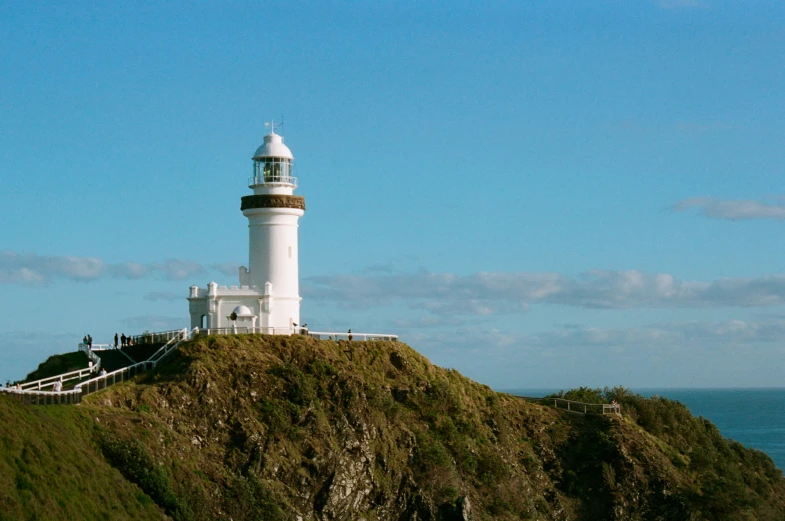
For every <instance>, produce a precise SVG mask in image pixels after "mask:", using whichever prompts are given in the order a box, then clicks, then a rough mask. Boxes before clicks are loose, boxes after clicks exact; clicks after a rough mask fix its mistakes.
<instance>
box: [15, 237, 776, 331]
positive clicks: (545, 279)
mask: <svg viewBox="0 0 785 521" xmlns="http://www.w3.org/2000/svg"><path fill="white" fill-rule="evenodd" d="M233 266H234V265H231V264H226V265H223V264H211V265H206V266H203V265H201V264H199V263H197V262H195V261H189V260H183V259H168V260H166V261H164V262H161V263H147V264H142V263H137V262H124V263H118V264H109V263H106V262H104V261H103V260H101V259H98V258H94V257H72V256H59V257H58V256H41V255H36V254H17V253H14V252H9V251H4V252H0V284H22V285H30V286H42V285H46V284H50V283H52V282H53V281H56V280H70V281H83V282H89V281H94V280H98V279H101V278H113V279H128V280H138V279H143V278H158V279H163V280H175V281H177V280H183V279H187V278H190V277H194V276H198V275H202V274H204V273H206V272H208V271H218V272H231V271H234V269H235V268H234V267H233ZM301 292H302V295H303V296H304V297H306V298H308V299H313V300H314V301H320V302H323V303H328V304H336V305H338V306H340V307H342V308H345V309H359V308H368V307H382V306H388V305H392V304H403V305H405V306H407V307H409V308H411V309H416V310H421V311H426V312H428V316H436V317H441V319H440V320H442V319H443V318H444V317H465V316H479V317H482V316H489V315H509V314H523V313H526V312H528V311H529V309H530V308H531V306H532V305H538V304H554V305H561V306H568V307H575V308H584V309H662V308H693V309H705V308H728V307H743V308H752V307H769V306H778V305H783V304H785V274H778V275H769V276H763V277H755V278H723V279H717V280H713V281H708V282H705V281H690V280H679V279H677V278H676V277H674V276H673V275H670V274H667V273H648V272H643V271H639V270H599V269H597V270H590V271H587V272H585V273H582V274H580V275H577V276H568V275H564V274H560V273H555V272H540V273H534V272H479V273H474V274H471V275H455V274H452V273H434V272H429V271H419V272H398V273H394V272H392V271H378V270H377V271H370V272H363V273H360V274H348V275H347V274H334V275H320V276H312V277H307V278H304V279H303V280H302V281H301ZM145 298H146V299H147V300H171V299H173V298H175V296H174V295H173V294H171V293H166V292H154V293H149V294H148V295H146V297H145ZM421 326H427V324H421Z"/></svg>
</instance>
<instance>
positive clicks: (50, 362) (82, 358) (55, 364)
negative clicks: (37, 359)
mask: <svg viewBox="0 0 785 521" xmlns="http://www.w3.org/2000/svg"><path fill="white" fill-rule="evenodd" d="M88 363H89V360H88V358H87V355H86V354H84V353H83V352H81V351H75V352H73V353H65V354H62V355H52V356H50V357H49V358H47V359H46V360H45V361H43V362H41V363H40V364H38V368H37V369H36V370H35V371H33V372H32V373H30V374H28V375H27V376H26V377H25V379H24V380H22V381H23V382H34V381H36V380H42V379H44V378H49V377H50V376H57V375H59V374H63V373H68V372H71V371H78V370H79V369H84V368H85V367H87V364H88Z"/></svg>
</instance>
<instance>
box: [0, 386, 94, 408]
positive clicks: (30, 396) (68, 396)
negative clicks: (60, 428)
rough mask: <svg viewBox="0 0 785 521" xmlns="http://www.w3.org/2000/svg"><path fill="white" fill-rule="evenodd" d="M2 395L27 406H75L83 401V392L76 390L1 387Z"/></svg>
mask: <svg viewBox="0 0 785 521" xmlns="http://www.w3.org/2000/svg"><path fill="white" fill-rule="evenodd" d="M0 393H4V394H6V395H9V396H12V397H14V398H16V399H17V400H19V401H21V402H22V403H26V404H27V405H74V404H77V403H79V402H81V401H82V390H81V389H76V388H74V389H70V390H68V391H59V392H54V391H31V390H30V389H18V388H16V387H0Z"/></svg>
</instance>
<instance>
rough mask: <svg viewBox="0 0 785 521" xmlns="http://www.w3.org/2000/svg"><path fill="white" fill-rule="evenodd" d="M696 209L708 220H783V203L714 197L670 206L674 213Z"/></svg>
mask: <svg viewBox="0 0 785 521" xmlns="http://www.w3.org/2000/svg"><path fill="white" fill-rule="evenodd" d="M692 208H696V209H697V210H698V214H699V215H702V216H703V217H708V218H710V219H724V220H729V221H742V220H753V219H771V220H778V221H779V220H783V219H785V203H782V202H778V203H764V202H761V201H755V200H750V199H747V200H727V199H717V198H714V197H691V198H689V199H682V200H681V201H679V202H678V203H676V204H674V205H672V206H671V209H672V210H673V211H675V212H682V211H685V210H689V209H692Z"/></svg>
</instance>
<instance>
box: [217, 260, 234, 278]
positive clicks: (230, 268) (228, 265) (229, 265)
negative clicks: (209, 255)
mask: <svg viewBox="0 0 785 521" xmlns="http://www.w3.org/2000/svg"><path fill="white" fill-rule="evenodd" d="M210 268H212V269H213V270H215V271H217V272H219V273H223V274H224V275H226V276H228V277H231V276H233V275H234V276H236V275H237V273H238V271H237V270H238V269H239V268H240V265H239V264H237V263H236V262H223V263H218V264H211V265H210Z"/></svg>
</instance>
